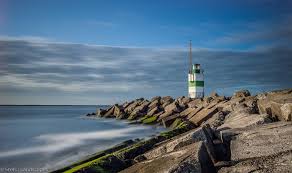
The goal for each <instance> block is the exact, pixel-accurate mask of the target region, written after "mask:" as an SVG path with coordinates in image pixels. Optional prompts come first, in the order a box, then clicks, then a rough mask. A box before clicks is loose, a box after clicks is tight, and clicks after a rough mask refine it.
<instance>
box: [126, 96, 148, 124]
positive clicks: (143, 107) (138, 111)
mask: <svg viewBox="0 0 292 173" xmlns="http://www.w3.org/2000/svg"><path fill="white" fill-rule="evenodd" d="M149 104H150V102H149V101H148V100H144V101H143V102H142V103H140V105H139V106H137V107H136V108H135V109H134V110H133V111H132V112H131V114H130V116H129V117H128V119H129V120H134V119H136V118H138V117H141V116H144V115H146V114H147V109H148V105H149Z"/></svg>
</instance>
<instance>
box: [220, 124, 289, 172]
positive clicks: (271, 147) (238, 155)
mask: <svg viewBox="0 0 292 173" xmlns="http://www.w3.org/2000/svg"><path fill="white" fill-rule="evenodd" d="M220 136H221V140H222V141H223V142H225V143H230V159H231V162H230V163H232V165H231V166H229V167H228V168H224V167H223V168H221V169H220V170H219V171H218V172H220V173H225V172H239V173H243V172H253V171H256V172H272V173H276V172H278V171H280V172H290V171H291V163H292V123H291V122H274V123H269V124H265V125H258V126H252V127H246V128H236V129H227V130H222V131H221V132H220Z"/></svg>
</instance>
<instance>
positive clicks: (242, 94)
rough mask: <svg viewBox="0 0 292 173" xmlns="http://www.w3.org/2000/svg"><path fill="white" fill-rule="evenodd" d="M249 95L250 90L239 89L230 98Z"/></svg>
mask: <svg viewBox="0 0 292 173" xmlns="http://www.w3.org/2000/svg"><path fill="white" fill-rule="evenodd" d="M248 96H250V92H249V91H248V90H240V91H236V92H235V93H234V94H233V96H232V98H238V97H248Z"/></svg>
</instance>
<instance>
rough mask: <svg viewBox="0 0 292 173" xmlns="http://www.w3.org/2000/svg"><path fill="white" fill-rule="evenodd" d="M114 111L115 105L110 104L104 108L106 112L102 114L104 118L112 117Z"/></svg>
mask: <svg viewBox="0 0 292 173" xmlns="http://www.w3.org/2000/svg"><path fill="white" fill-rule="evenodd" d="M114 111H115V106H112V107H110V108H108V109H107V110H106V113H105V114H104V115H103V117H105V118H113V117H115V116H114Z"/></svg>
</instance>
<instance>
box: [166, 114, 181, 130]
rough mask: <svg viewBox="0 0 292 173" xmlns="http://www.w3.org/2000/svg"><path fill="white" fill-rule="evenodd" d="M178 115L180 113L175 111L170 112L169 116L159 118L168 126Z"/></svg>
mask: <svg viewBox="0 0 292 173" xmlns="http://www.w3.org/2000/svg"><path fill="white" fill-rule="evenodd" d="M179 117H180V115H179V114H178V113H176V114H172V115H170V116H166V117H164V118H161V120H162V122H163V124H164V126H165V127H168V126H171V124H172V123H173V121H175V120H176V119H177V118H179Z"/></svg>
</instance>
